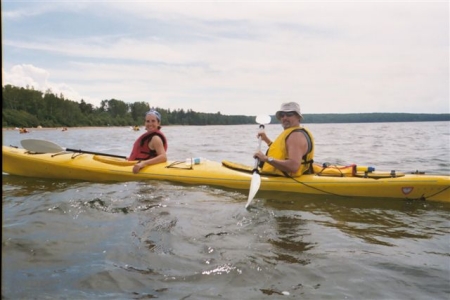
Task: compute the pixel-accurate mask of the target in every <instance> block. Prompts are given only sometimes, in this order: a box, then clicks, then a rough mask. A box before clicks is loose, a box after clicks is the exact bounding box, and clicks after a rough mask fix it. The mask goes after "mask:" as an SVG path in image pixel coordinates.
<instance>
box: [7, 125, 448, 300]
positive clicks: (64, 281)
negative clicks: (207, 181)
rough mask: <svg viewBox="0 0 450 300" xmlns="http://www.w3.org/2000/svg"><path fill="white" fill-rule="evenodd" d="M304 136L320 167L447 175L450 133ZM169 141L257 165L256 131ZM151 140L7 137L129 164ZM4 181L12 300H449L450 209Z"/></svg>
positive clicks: (183, 132) (174, 156)
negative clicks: (137, 143) (137, 144)
mask: <svg viewBox="0 0 450 300" xmlns="http://www.w3.org/2000/svg"><path fill="white" fill-rule="evenodd" d="M307 127H308V128H309V129H310V130H311V131H312V132H313V134H314V136H315V139H316V157H315V160H316V161H317V162H330V163H333V164H351V163H356V164H359V165H368V166H373V167H375V168H376V169H377V170H387V171H390V170H397V171H399V172H411V171H416V170H419V171H425V172H426V173H437V174H446V175H448V174H450V122H416V123H369V124H308V125H307ZM162 130H163V131H164V132H165V134H166V135H167V137H168V140H169V151H168V155H169V159H170V160H183V161H184V160H185V159H186V158H188V157H203V158H206V159H209V160H216V161H221V160H230V161H235V162H240V163H244V164H248V165H251V166H252V165H253V163H254V160H253V157H252V154H253V152H255V150H256V147H257V139H256V133H257V131H258V125H256V124H255V125H241V126H204V127H201V126H170V127H163V128H162ZM266 131H267V132H268V134H269V136H270V137H271V138H272V139H274V138H275V137H276V135H277V134H278V133H280V132H281V126H280V125H267V126H266ZM142 133H143V127H141V131H137V132H136V131H133V130H132V129H131V128H128V127H126V128H125V127H108V128H69V129H68V131H64V132H63V131H61V129H31V132H30V133H28V134H19V132H18V131H17V130H4V131H3V144H4V145H13V146H20V140H22V139H25V138H33V139H46V140H50V141H53V142H55V143H57V144H59V145H60V146H62V147H65V148H76V149H83V150H87V151H96V152H104V153H111V154H117V155H124V156H127V155H128V154H129V152H130V150H131V146H132V144H133V142H134V140H135V139H136V138H137V137H138V136H139V135H140V134H142ZM263 149H264V150H265V148H264V147H263ZM2 178H3V196H2V204H3V205H2V208H3V227H2V233H3V236H2V299H154V298H155V299H357V300H360V299H421V300H423V299H430V300H431V299H433V300H434V299H449V297H450V204H448V203H439V202H423V201H406V200H390V199H377V198H368V199H364V198H348V199H347V198H342V197H340V198H333V197H332V196H312V195H298V194H290V193H270V192H264V193H258V194H257V195H256V197H255V199H254V200H253V202H252V203H253V208H252V209H251V210H246V209H245V208H244V207H245V203H246V201H247V194H246V193H245V192H242V191H234V190H230V189H220V188H215V187H209V186H188V185H180V184H173V183H168V182H163V181H147V182H127V183H91V182H79V181H66V180H42V179H36V178H24V177H19V176H10V175H6V174H3V176H2Z"/></svg>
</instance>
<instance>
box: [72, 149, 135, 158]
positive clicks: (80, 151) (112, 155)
mask: <svg viewBox="0 0 450 300" xmlns="http://www.w3.org/2000/svg"><path fill="white" fill-rule="evenodd" d="M64 149H65V150H66V151H70V152H76V153H86V154H94V155H102V156H110V157H117V158H127V157H126V156H121V155H114V154H108V153H100V152H91V151H85V150H81V149H70V148H64Z"/></svg>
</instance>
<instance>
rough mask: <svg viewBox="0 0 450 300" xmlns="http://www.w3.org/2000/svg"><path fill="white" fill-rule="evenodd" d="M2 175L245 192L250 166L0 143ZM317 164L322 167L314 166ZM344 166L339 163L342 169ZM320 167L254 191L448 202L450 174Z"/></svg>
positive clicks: (267, 179) (271, 180)
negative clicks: (140, 159) (143, 163)
mask: <svg viewBox="0 0 450 300" xmlns="http://www.w3.org/2000/svg"><path fill="white" fill-rule="evenodd" d="M2 154H3V168H2V171H3V172H4V173H8V174H11V175H20V176H27V177H35V178H53V179H74V180H82V181H93V182H107V181H115V182H118V181H138V180H165V181H171V182H177V183H183V184H191V185H211V186H218V187H226V188H232V189H238V190H246V191H248V190H249V187H250V183H251V179H252V169H253V168H252V167H250V166H243V165H240V164H237V163H233V162H228V161H223V162H215V161H208V160H206V161H201V162H200V163H199V164H195V162H192V163H187V162H186V161H168V162H166V163H162V164H158V165H152V166H147V167H145V168H143V169H141V171H140V172H139V173H138V174H133V172H132V166H133V165H134V164H136V161H127V160H126V159H124V158H118V157H109V156H104V155H98V154H90V153H85V152H84V153H75V152H70V151H62V152H59V153H34V152H31V151H28V150H26V149H22V148H16V147H10V146H3V149H2ZM316 167H317V168H321V166H316ZM345 169H348V168H347V167H342V170H345ZM336 170H337V168H334V169H332V168H331V169H330V172H328V169H326V170H325V171H326V172H321V171H320V170H319V171H318V172H316V174H311V175H303V176H301V177H296V178H291V177H282V176H271V175H268V174H260V176H261V185H260V187H259V191H282V192H293V193H303V194H322V195H326V194H329V195H339V196H346V197H352V196H356V197H380V198H399V199H421V200H430V201H443V202H450V176H445V175H429V174H403V173H398V172H397V173H396V172H392V171H391V172H375V171H369V172H368V171H367V170H366V171H365V172H364V171H363V170H362V169H361V168H352V170H353V172H350V173H346V171H344V172H341V171H337V172H336Z"/></svg>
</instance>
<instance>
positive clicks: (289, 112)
mask: <svg viewBox="0 0 450 300" xmlns="http://www.w3.org/2000/svg"><path fill="white" fill-rule="evenodd" d="M278 115H279V116H280V118H282V117H284V116H286V117H292V116H295V112H293V111H288V112H280V113H279V114H278Z"/></svg>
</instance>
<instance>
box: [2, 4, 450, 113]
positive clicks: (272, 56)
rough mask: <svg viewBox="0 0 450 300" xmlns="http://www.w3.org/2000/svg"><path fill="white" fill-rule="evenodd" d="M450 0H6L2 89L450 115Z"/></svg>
mask: <svg viewBox="0 0 450 300" xmlns="http://www.w3.org/2000/svg"><path fill="white" fill-rule="evenodd" d="M449 10H450V8H449V1H447V0H441V1H410V0H402V1H368V0H359V1H351V0H350V1H332V0H330V1H320V0H319V1H195V2H188V1H61V0H60V1H58V0H56V1H51V2H47V1H32V0H30V1H17V0H14V1H11V0H9V1H2V2H1V13H2V16H1V17H2V85H3V86H4V85H6V84H11V85H14V86H19V87H27V86H28V87H32V88H34V89H35V90H40V91H43V92H45V91H48V90H50V91H51V92H52V93H54V94H56V95H58V96H59V95H61V94H62V95H63V96H64V98H65V99H69V100H73V101H76V102H80V101H81V100H82V99H83V100H84V101H85V102H87V103H91V104H93V105H94V106H96V107H98V106H99V105H100V102H101V101H102V100H110V99H117V100H122V101H124V102H126V103H134V102H147V103H149V105H150V106H152V107H160V108H164V109H170V110H178V109H184V110H188V109H192V110H194V111H196V112H204V113H217V112H220V113H221V114H224V115H248V116H256V115H261V114H274V113H275V112H276V111H277V110H278V109H279V108H280V105H281V104H282V103H283V102H290V101H295V102H298V103H299V104H300V107H301V111H302V113H303V114H318V113H338V114H339V113H372V112H400V113H450V102H449V90H450V88H449V85H450V83H449V82H450V79H449V68H450V62H449V56H450V54H449Z"/></svg>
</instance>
